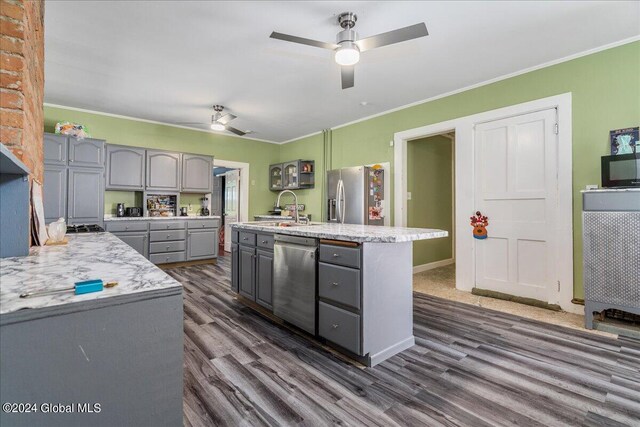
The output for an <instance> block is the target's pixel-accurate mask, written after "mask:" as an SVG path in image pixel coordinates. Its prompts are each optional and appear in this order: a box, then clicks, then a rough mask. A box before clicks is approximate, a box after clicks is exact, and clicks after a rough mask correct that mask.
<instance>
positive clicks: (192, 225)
mask: <svg viewBox="0 0 640 427" xmlns="http://www.w3.org/2000/svg"><path fill="white" fill-rule="evenodd" d="M218 227H220V221H219V220H217V219H192V220H190V221H187V228H188V229H189V230H193V229H196V230H197V229H202V228H218Z"/></svg>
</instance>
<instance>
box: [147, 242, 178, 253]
mask: <svg viewBox="0 0 640 427" xmlns="http://www.w3.org/2000/svg"><path fill="white" fill-rule="evenodd" d="M185 249H186V243H185V241H184V240H178V241H173V242H155V243H150V244H149V253H152V254H161V253H164V252H178V251H184V250H185Z"/></svg>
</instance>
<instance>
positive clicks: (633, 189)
mask: <svg viewBox="0 0 640 427" xmlns="http://www.w3.org/2000/svg"><path fill="white" fill-rule="evenodd" d="M627 191H631V192H634V191H640V188H638V187H637V188H633V187H629V188H627V187H625V188H595V189H593V190H580V192H581V193H607V192H609V193H610V192H627Z"/></svg>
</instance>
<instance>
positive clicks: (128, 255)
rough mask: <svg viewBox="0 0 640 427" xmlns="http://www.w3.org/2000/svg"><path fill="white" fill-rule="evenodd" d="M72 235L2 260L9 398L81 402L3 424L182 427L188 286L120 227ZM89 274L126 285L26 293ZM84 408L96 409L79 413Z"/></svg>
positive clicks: (1, 369) (3, 368) (1, 314)
mask: <svg viewBox="0 0 640 427" xmlns="http://www.w3.org/2000/svg"><path fill="white" fill-rule="evenodd" d="M67 239H68V244H66V245H60V246H44V247H37V248H32V249H31V251H30V254H29V255H28V256H26V257H15V258H3V259H0V277H1V278H2V280H1V281H0V336H1V337H2V339H1V340H0V353H1V354H2V357H1V358H0V376H1V377H2V382H1V387H0V394H1V395H2V397H3V402H17V403H18V402H23V403H27V402H29V403H36V404H38V405H41V404H63V405H70V404H71V405H76V406H74V411H73V412H72V413H56V414H51V413H48V414H47V413H43V412H42V411H38V412H31V413H26V414H19V413H2V414H1V415H0V424H2V425H15V426H21V425H25V426H26V425H50V426H57V425H60V426H84V425H94V426H112V425H122V426H125V425H179V424H181V423H182V313H183V311H182V286H181V285H180V284H179V283H178V282H176V281H175V280H174V279H172V278H171V277H169V276H168V275H166V274H165V273H164V272H163V271H162V270H160V269H159V268H158V267H156V266H154V265H153V264H152V263H151V262H149V261H148V260H146V259H145V258H144V257H143V256H142V255H140V254H139V253H138V252H136V251H135V250H134V249H132V248H131V247H129V246H128V245H127V244H125V243H123V242H122V241H121V240H120V239H118V238H117V237H116V236H114V235H112V234H111V233H86V234H76V235H68V236H67ZM89 279H102V280H103V281H104V282H105V283H106V282H107V281H116V282H118V285H117V286H115V287H113V288H105V289H104V290H103V291H102V292H96V293H90V294H84V295H75V294H74V293H73V291H71V292H63V293H57V294H50V295H43V296H33V297H30V298H20V294H23V293H27V292H34V291H38V290H43V289H46V290H50V289H56V288H65V287H69V286H73V284H74V283H75V282H78V281H82V280H89ZM78 404H89V407H91V408H92V409H93V410H94V412H85V413H79V412H78V406H77V405H78ZM95 404H99V406H100V409H99V413H96V412H95V406H94V405H95Z"/></svg>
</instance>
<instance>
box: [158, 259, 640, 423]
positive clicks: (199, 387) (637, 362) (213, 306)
mask: <svg viewBox="0 0 640 427" xmlns="http://www.w3.org/2000/svg"><path fill="white" fill-rule="evenodd" d="M229 271H230V261H229V257H228V256H227V257H221V258H220V259H219V263H218V265H215V266H212V265H200V266H191V267H181V268H175V269H170V270H167V273H169V274H170V275H172V276H173V277H175V278H176V279H177V280H178V281H180V282H181V283H182V284H183V285H184V313H185V320H184V332H185V337H184V340H185V355H184V366H185V370H184V424H185V425H186V426H210V425H229V426H239V425H247V426H248V425H305V426H322V425H330V424H343V425H366V426H395V425H400V426H414V425H428V426H440V425H444V426H474V427H477V426H496V425H519V426H568V425H582V426H622V425H630V426H631V425H633V426H640V341H638V340H634V339H631V338H618V339H611V338H606V337H602V336H598V335H594V334H590V333H587V332H580V331H575V330H570V329H566V328H563V327H559V326H554V325H550V324H546V323H541V322H537V321H534V320H528V319H524V318H520V317H517V316H513V315H509V314H505V313H499V312H495V311H491V310H487V309H484V308H480V307H475V306H470V305H466V304H460V303H455V302H451V301H446V300H442V299H439V298H435V297H430V296H426V295H422V294H418V293H416V294H414V324H415V329H414V331H415V336H416V345H415V346H414V347H413V348H411V349H410V350H408V351H405V352H403V353H401V354H399V355H397V356H394V357H392V358H391V359H389V360H387V361H386V362H384V363H382V364H380V365H378V366H376V367H374V368H367V369H362V368H360V367H357V366H354V365H352V364H349V363H345V362H344V361H342V360H340V359H339V358H337V357H335V356H334V355H333V354H331V353H330V352H327V351H325V350H324V349H322V348H319V347H317V346H314V345H312V344H311V343H309V342H308V341H307V340H306V339H305V338H303V337H300V336H298V335H296V334H295V333H292V332H290V331H289V330H287V329H285V328H283V327H281V326H279V325H277V324H274V323H272V322H271V321H269V320H267V319H265V318H263V317H261V316H260V315H258V314H256V313H254V312H253V311H252V310H250V309H248V308H246V307H244V306H243V305H242V304H240V303H239V302H238V301H236V300H235V299H234V294H233V293H232V292H231V291H230V289H229V287H230V273H229Z"/></svg>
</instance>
